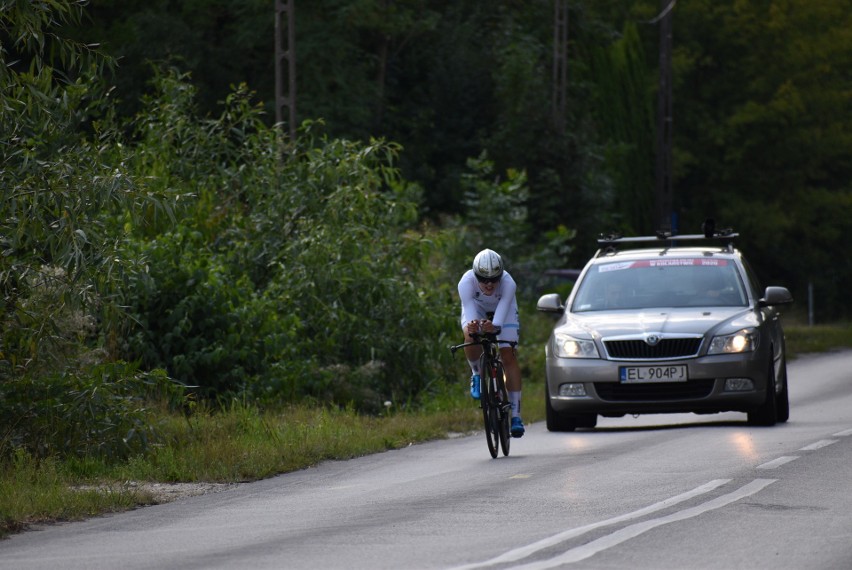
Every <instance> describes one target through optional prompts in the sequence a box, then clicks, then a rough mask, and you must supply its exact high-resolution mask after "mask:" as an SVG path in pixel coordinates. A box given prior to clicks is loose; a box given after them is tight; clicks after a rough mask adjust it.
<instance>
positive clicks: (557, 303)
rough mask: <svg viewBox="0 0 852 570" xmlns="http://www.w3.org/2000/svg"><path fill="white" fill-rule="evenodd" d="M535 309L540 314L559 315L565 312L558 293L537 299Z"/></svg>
mask: <svg viewBox="0 0 852 570" xmlns="http://www.w3.org/2000/svg"><path fill="white" fill-rule="evenodd" d="M535 308H536V309H538V310H539V311H541V312H542V313H561V312H563V311H564V310H565V305H563V304H562V297H560V296H559V293H548V294H547V295H542V296H541V297H539V299H538V303H537V304H536V306H535Z"/></svg>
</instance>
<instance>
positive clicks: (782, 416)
mask: <svg viewBox="0 0 852 570" xmlns="http://www.w3.org/2000/svg"><path fill="white" fill-rule="evenodd" d="M776 408H777V410H778V414H777V416H778V417H777V420H778V423H784V422H786V421H787V420H789V419H790V398H789V396H788V393H787V359H786V358H783V359H782V360H781V393H780V394H778V401H777V402H776Z"/></svg>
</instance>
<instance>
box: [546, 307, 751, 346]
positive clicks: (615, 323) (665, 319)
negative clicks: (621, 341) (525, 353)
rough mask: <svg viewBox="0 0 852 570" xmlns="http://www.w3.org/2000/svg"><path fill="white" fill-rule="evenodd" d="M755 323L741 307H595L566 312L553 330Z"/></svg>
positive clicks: (717, 328)
mask: <svg viewBox="0 0 852 570" xmlns="http://www.w3.org/2000/svg"><path fill="white" fill-rule="evenodd" d="M757 324H758V320H757V316H756V315H755V313H754V312H752V311H751V310H750V309H743V308H742V307H735V308H730V307H712V308H698V309H692V308H689V309H649V310H642V311H637V310H630V311H595V312H588V313H570V314H566V315H565V319H564V322H562V323H560V324H559V325H558V326H557V327H556V329H555V330H554V332H563V333H567V334H571V335H574V336H580V337H586V338H594V337H598V338H612V337H622V336H626V337H630V336H642V335H646V334H650V333H655V334H662V335H664V336H669V337H671V336H693V335H705V334H707V333H708V332H712V333H713V334H725V333H727V332H734V331H736V330H739V329H742V328H745V327H750V326H756V325H757Z"/></svg>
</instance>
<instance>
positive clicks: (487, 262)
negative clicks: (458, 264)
mask: <svg viewBox="0 0 852 570" xmlns="http://www.w3.org/2000/svg"><path fill="white" fill-rule="evenodd" d="M473 273H474V274H475V275H476V276H477V277H480V278H482V279H496V278H498V277H500V276H501V275H503V260H502V259H501V258H500V255H498V254H497V252H496V251H492V250H490V249H483V250H482V251H480V252H479V253H477V254H476V257H474V258H473Z"/></svg>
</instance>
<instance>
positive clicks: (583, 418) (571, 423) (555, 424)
mask: <svg viewBox="0 0 852 570" xmlns="http://www.w3.org/2000/svg"><path fill="white" fill-rule="evenodd" d="M544 410H545V419H546V424H547V431H556V432H567V431H574V430H576V429H577V428H593V427H595V426H596V425H598V416H597V414H579V415H568V414H563V413H559V412H557V411H556V410H554V409H553V407H552V406H551V405H550V398H549V397H548V396H545V398H544Z"/></svg>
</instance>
